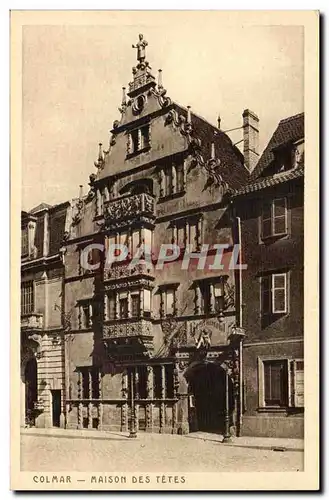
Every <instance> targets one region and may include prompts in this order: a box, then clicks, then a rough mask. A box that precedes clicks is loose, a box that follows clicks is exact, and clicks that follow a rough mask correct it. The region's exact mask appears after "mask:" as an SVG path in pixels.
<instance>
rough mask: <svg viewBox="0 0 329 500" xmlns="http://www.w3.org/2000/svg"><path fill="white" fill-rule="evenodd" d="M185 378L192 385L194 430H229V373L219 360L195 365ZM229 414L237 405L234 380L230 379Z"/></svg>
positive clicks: (191, 401) (190, 400)
mask: <svg viewBox="0 0 329 500" xmlns="http://www.w3.org/2000/svg"><path fill="white" fill-rule="evenodd" d="M185 377H186V379H187V381H188V384H189V424H190V432H193V431H203V432H216V433H224V431H225V410H226V372H225V370H224V369H223V368H222V367H221V366H220V365H219V364H216V363H200V364H197V365H195V366H191V368H190V369H188V371H187V373H186V374H185ZM228 391H229V398H228V399H229V417H230V421H231V418H232V411H233V406H234V400H233V391H232V382H231V380H230V379H229V384H228Z"/></svg>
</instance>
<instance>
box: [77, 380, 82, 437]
mask: <svg viewBox="0 0 329 500" xmlns="http://www.w3.org/2000/svg"><path fill="white" fill-rule="evenodd" d="M78 377H79V378H78V399H82V373H81V372H80V371H79V372H78ZM82 428H83V421H82V403H81V401H80V402H79V404H78V429H82Z"/></svg>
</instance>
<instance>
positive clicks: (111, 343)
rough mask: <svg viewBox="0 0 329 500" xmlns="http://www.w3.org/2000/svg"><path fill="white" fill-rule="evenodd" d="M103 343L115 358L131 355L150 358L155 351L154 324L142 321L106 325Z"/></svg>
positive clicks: (126, 321)
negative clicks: (116, 356)
mask: <svg viewBox="0 0 329 500" xmlns="http://www.w3.org/2000/svg"><path fill="white" fill-rule="evenodd" d="M103 341H104V343H105V344H106V345H107V347H108V349H109V351H111V352H112V355H114V356H115V355H119V356H120V355H121V354H123V353H124V354H126V353H129V354H130V355H140V354H142V355H143V356H145V355H146V356H147V357H149V356H150V355H151V353H152V351H153V330H152V323H151V321H148V320H145V319H140V320H125V321H124V322H117V321H116V322H114V323H111V324H105V325H104V326H103Z"/></svg>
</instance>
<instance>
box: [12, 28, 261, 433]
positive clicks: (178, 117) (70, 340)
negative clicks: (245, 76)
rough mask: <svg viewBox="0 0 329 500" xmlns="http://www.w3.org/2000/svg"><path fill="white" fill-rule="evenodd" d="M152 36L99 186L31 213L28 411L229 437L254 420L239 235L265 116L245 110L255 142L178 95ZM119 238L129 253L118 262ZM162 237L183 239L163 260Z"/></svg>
mask: <svg viewBox="0 0 329 500" xmlns="http://www.w3.org/2000/svg"><path fill="white" fill-rule="evenodd" d="M146 46H147V42H146V41H145V40H144V38H143V36H142V35H140V37H139V42H138V43H137V45H136V47H135V48H136V49H137V65H136V66H135V67H134V68H133V70H132V73H133V74H132V81H131V82H130V83H129V88H128V90H127V91H126V88H123V91H122V102H121V106H120V110H119V111H120V115H121V118H120V119H119V120H116V121H114V123H113V127H112V130H111V136H110V138H109V145H108V147H106V149H105V150H103V148H102V145H101V144H100V145H99V155H98V159H97V161H96V162H95V168H96V173H92V174H91V175H90V179H89V180H90V182H89V186H90V189H89V192H88V194H87V195H85V196H83V194H82V193H81V194H80V196H79V198H77V199H76V200H73V201H72V202H70V203H66V204H62V205H59V206H56V207H48V206H41V207H39V208H37V209H36V210H34V211H31V212H30V213H28V214H23V217H22V231H23V232H22V235H23V237H22V242H23V241H25V240H24V238H25V236H24V234H25V233H24V231H25V228H30V225H31V227H34V229H33V230H32V229H28V248H29V250H28V253H27V254H23V259H22V301H21V307H22V311H21V312H22V320H21V326H22V329H21V335H22V337H21V339H22V353H23V354H22V401H24V404H23V403H22V405H23V406H22V409H21V412H22V422H24V421H25V422H26V421H29V422H30V421H31V422H32V423H33V424H35V425H40V426H51V425H60V426H62V427H66V428H72V429H73V428H74V429H76V428H79V429H81V428H88V429H92V428H94V429H100V430H116V431H130V433H131V435H134V433H135V431H142V430H143V431H147V432H163V433H181V434H185V433H187V432H191V431H196V430H203V431H210V432H218V433H222V434H224V436H225V437H226V438H229V436H230V435H231V434H232V433H236V434H238V435H239V434H241V433H242V432H243V427H242V413H243V410H244V409H245V398H246V387H245V390H243V388H244V381H243V377H242V374H243V370H242V366H243V340H244V337H245V331H244V329H243V327H244V324H242V320H243V314H242V311H243V309H244V308H245V307H246V304H245V302H246V301H247V299H246V298H245V297H244V303H243V302H242V286H241V284H242V274H241V270H239V269H238V267H237V265H236V264H237V263H239V264H240V263H241V256H240V254H239V251H237V252H236V249H237V247H236V246H234V245H236V244H238V245H240V244H241V241H243V236H242V234H241V227H242V230H244V225H243V223H241V222H242V216H241V214H240V200H241V198H240V194H242V193H243V189H244V188H245V187H246V186H247V185H248V183H250V179H251V176H252V175H253V174H252V171H253V170H254V167H255V165H256V163H257V161H258V151H257V148H258V118H257V116H256V115H255V114H254V113H253V112H251V111H249V110H245V111H244V113H243V122H242V127H241V129H242V128H243V134H244V149H243V154H242V153H241V152H240V151H239V149H238V148H237V147H236V146H235V145H234V144H233V143H232V141H231V139H230V138H229V137H228V135H227V134H226V133H225V132H223V131H222V130H221V128H220V120H219V121H218V127H214V126H213V125H211V124H210V123H208V122H207V121H206V120H204V119H203V118H201V117H199V116H198V115H196V114H195V113H194V112H192V111H191V109H190V107H188V106H187V107H183V106H181V105H179V104H177V103H176V102H174V101H172V100H171V99H170V98H169V97H168V95H167V91H166V90H165V88H164V86H163V82H162V72H161V70H159V73H158V78H157V81H156V79H155V77H154V76H153V74H152V70H151V68H150V65H149V63H148V61H147V59H146ZM256 169H257V167H256ZM256 169H255V171H256ZM239 193H240V194H239ZM56 217H57V219H56ZM52 218H53V219H54V221H55V222H54V221H53V219H52ZM56 221H57V222H56ZM59 221H60V222H59ZM35 228H37V229H36V230H35ZM246 230H249V229H246ZM29 231H30V232H29ZM38 231H39V234H40V235H41V236H40V241H41V240H42V244H41V243H40V244H39V247H38V245H37V244H36V243H34V240H35V238H37V232H38ZM37 239H38V238H37ZM38 241H39V240H38ZM49 241H50V243H49ZM52 241H55V242H56V244H55V243H51V242H52ZM119 244H120V245H124V246H125V248H126V249H127V252H126V254H125V255H124V256H123V257H122V258H120V259H119V258H118V257H119V255H120V252H121V251H122V250H119V249H117V250H116V252H117V253H115V254H114V256H115V257H116V258H117V259H116V262H113V263H112V264H111V265H110V266H109V265H108V261H107V255H108V252H109V251H110V250H111V248H113V245H119ZM95 245H96V246H95ZM161 245H175V248H176V249H177V248H178V252H177V253H176V254H175V255H173V256H172V258H168V256H169V247H168V253H165V258H164V259H162V260H163V261H162V263H161V256H162V257H163V254H161V252H162V250H160V249H161ZM219 245H221V246H222V247H221V251H218V248H219ZM22 246H23V243H22ZM224 247H225V248H224ZM35 248H38V250H37V251H36V250H35ZM122 248H123V247H122ZM163 248H165V247H162V249H163ZM146 249H151V251H150V253H148V252H147V251H146ZM103 250H104V251H103ZM136 254H138V256H139V259H138V262H136V263H134V260H133V259H134V256H136ZM219 254H221V255H220V261H221V262H220V265H218V263H219V261H218V259H219ZM25 255H26V257H25ZM84 262H87V263H88V266H86V265H84ZM200 262H202V263H203V264H202V265H201V266H200V265H198V264H199V263H200ZM250 276H251V275H250ZM248 279H249V278H248ZM250 279H251V278H250ZM31 282H32V292H31ZM25 283H30V284H29V285H27V284H25ZM28 286H29V287H30V288H29V290H30V291H29V292H28V291H25V287H26V289H27V288H28ZM39 290H40V292H39ZM31 293H32V295H33V299H32V303H31V299H30V298H29V297H31ZM29 294H30V295H29ZM29 301H30V305H29V307H27V309H26V304H27V303H29ZM26 313H28V314H29V316H28V317H27V319H24V318H25V316H26ZM248 321H249V320H248ZM249 327H250V325H249V323H248V331H249ZM250 328H251V327H250ZM248 331H247V334H248ZM25 353H28V354H25ZM32 365H33V366H32ZM27 367H28V368H27ZM252 369H253V368H252ZM30 415H32V417H30Z"/></svg>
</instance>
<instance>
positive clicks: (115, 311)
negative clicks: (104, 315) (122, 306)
mask: <svg viewBox="0 0 329 500" xmlns="http://www.w3.org/2000/svg"><path fill="white" fill-rule="evenodd" d="M114 300H115V309H114V319H118V318H119V295H118V292H115V296H114Z"/></svg>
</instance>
